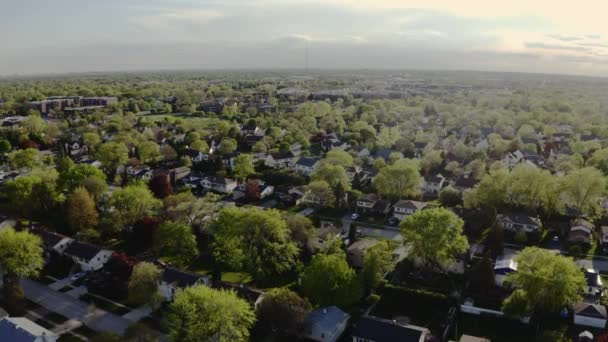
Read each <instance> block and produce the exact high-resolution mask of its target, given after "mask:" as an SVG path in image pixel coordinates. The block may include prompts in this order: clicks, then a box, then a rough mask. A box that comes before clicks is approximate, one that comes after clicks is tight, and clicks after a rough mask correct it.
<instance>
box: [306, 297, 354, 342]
mask: <svg viewBox="0 0 608 342" xmlns="http://www.w3.org/2000/svg"><path fill="white" fill-rule="evenodd" d="M349 319H350V316H349V315H348V314H347V313H346V312H344V311H342V310H340V308H338V307H337V306H328V307H324V308H318V309H316V310H314V311H312V312H311V313H309V314H308V316H307V317H306V321H305V327H306V328H305V330H304V332H303V334H302V335H304V337H306V338H307V339H310V340H312V341H317V342H335V341H337V340H338V339H339V338H340V336H342V334H343V333H344V330H346V325H347V324H348V320H349Z"/></svg>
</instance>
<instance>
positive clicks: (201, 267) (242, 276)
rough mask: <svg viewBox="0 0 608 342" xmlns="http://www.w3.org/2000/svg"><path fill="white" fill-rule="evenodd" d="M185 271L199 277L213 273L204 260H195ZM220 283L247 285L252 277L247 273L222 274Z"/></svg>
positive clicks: (209, 263)
mask: <svg viewBox="0 0 608 342" xmlns="http://www.w3.org/2000/svg"><path fill="white" fill-rule="evenodd" d="M187 270H188V271H190V272H193V273H196V274H200V275H210V274H211V272H212V271H213V269H212V265H211V262H210V260H208V259H206V258H198V259H196V260H195V261H194V262H193V263H192V264H190V266H188V268H187ZM222 281H226V282H229V283H243V284H249V283H251V282H252V281H253V277H251V275H250V274H249V273H247V272H222Z"/></svg>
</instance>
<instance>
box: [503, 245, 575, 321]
mask: <svg viewBox="0 0 608 342" xmlns="http://www.w3.org/2000/svg"><path fill="white" fill-rule="evenodd" d="M515 261H517V272H514V273H511V274H509V275H508V276H507V278H506V281H508V282H509V283H511V284H513V286H514V287H515V288H517V290H516V291H515V292H513V294H511V296H510V297H509V298H507V300H506V301H505V302H504V303H503V310H504V311H505V313H509V314H514V315H527V314H530V313H531V312H532V311H535V310H539V311H541V312H544V313H557V312H558V311H559V310H561V309H563V308H565V307H566V308H568V307H571V306H572V305H574V304H576V303H578V302H579V301H580V300H581V296H580V293H583V292H584V291H585V288H586V284H587V283H586V280H585V275H584V274H583V272H582V271H581V269H580V268H579V267H578V266H577V265H576V263H575V262H574V260H572V259H571V258H568V257H564V256H561V255H559V254H555V253H553V252H552V251H549V250H546V249H541V248H538V247H527V248H525V249H524V250H522V251H521V252H520V253H519V254H518V255H517V256H516V257H515Z"/></svg>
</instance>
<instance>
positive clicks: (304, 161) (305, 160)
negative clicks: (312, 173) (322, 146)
mask: <svg viewBox="0 0 608 342" xmlns="http://www.w3.org/2000/svg"><path fill="white" fill-rule="evenodd" d="M318 161H319V158H313V157H302V158H300V159H299V160H298V162H297V163H296V164H298V165H302V166H307V167H312V166H313V165H315V164H316V163H317V162H318Z"/></svg>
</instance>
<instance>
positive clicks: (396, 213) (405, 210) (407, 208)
mask: <svg viewBox="0 0 608 342" xmlns="http://www.w3.org/2000/svg"><path fill="white" fill-rule="evenodd" d="M424 207H426V203H424V202H418V201H411V200H401V201H399V202H397V203H395V204H394V205H393V217H394V218H396V219H397V220H399V221H401V220H403V219H404V218H406V217H408V216H410V215H412V214H414V213H415V212H417V211H419V210H422V209H424Z"/></svg>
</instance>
